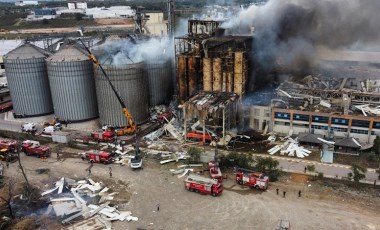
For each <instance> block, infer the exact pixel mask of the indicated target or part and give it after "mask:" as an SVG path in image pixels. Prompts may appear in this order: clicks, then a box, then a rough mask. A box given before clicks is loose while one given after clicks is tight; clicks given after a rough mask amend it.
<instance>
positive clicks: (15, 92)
mask: <svg viewBox="0 0 380 230" xmlns="http://www.w3.org/2000/svg"><path fill="white" fill-rule="evenodd" d="M48 55H49V54H48V53H47V52H46V51H44V50H43V49H40V48H38V47H36V46H34V45H32V44H24V45H22V46H19V47H17V48H16V49H14V50H12V51H10V52H9V53H8V54H6V55H5V57H4V66H5V72H6V76H7V80H8V87H9V90H10V93H11V97H12V102H13V111H14V113H15V114H18V115H22V116H26V117H28V116H40V115H46V114H51V113H53V105H52V99H51V96H50V89H49V80H48V76H47V71H46V63H45V59H46V58H47V57H48Z"/></svg>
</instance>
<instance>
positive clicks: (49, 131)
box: [42, 123, 62, 134]
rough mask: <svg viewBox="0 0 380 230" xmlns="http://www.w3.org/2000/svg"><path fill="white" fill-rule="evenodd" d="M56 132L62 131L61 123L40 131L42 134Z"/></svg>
mask: <svg viewBox="0 0 380 230" xmlns="http://www.w3.org/2000/svg"><path fill="white" fill-rule="evenodd" d="M58 130H62V124H61V123H57V124H55V125H54V126H53V125H50V126H48V127H45V128H44V129H43V130H42V133H43V134H51V133H53V132H55V131H58Z"/></svg>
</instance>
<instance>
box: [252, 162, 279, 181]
mask: <svg viewBox="0 0 380 230" xmlns="http://www.w3.org/2000/svg"><path fill="white" fill-rule="evenodd" d="M278 165H279V162H278V161H277V160H274V159H273V158H272V157H266V158H263V157H259V158H257V159H256V166H255V167H256V168H257V169H259V170H261V171H262V172H264V173H266V174H267V175H268V176H269V179H270V180H271V181H276V180H278V177H279V176H280V170H279V169H278V168H277V167H278Z"/></svg>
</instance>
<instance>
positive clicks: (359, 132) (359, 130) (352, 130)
mask: <svg viewBox="0 0 380 230" xmlns="http://www.w3.org/2000/svg"><path fill="white" fill-rule="evenodd" d="M351 133H357V134H368V130H361V129H351Z"/></svg>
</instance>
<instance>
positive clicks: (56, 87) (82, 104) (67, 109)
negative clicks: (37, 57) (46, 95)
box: [46, 45, 98, 122]
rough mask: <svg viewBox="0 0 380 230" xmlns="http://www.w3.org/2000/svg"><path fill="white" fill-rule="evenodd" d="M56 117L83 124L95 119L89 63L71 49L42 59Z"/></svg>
mask: <svg viewBox="0 0 380 230" xmlns="http://www.w3.org/2000/svg"><path fill="white" fill-rule="evenodd" d="M46 63H47V70H48V76H49V82H50V90H51V95H52V99H53V106H54V114H55V116H56V117H58V118H60V119H64V120H69V121H73V122H75V121H85V120H90V119H93V118H96V117H98V106H97V103H96V93H95V79H94V71H93V66H92V65H93V64H92V61H91V60H90V59H89V57H88V55H86V54H85V53H84V51H82V50H81V49H79V48H77V47H75V46H74V45H66V46H64V47H63V48H62V49H61V50H59V51H58V52H57V53H55V54H54V55H52V56H50V57H49V58H47V59H46Z"/></svg>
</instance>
